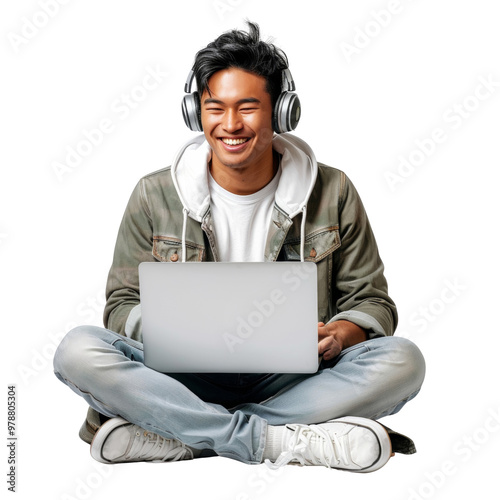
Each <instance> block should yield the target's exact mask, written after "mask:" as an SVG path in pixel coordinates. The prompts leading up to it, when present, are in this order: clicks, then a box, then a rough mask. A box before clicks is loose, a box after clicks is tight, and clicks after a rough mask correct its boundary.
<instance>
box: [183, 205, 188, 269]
mask: <svg viewBox="0 0 500 500" xmlns="http://www.w3.org/2000/svg"><path fill="white" fill-rule="evenodd" d="M182 214H183V217H182V262H186V226H187V215H188V209H187V208H183V209H182Z"/></svg>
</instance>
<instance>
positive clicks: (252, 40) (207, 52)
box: [193, 21, 288, 107]
mask: <svg viewBox="0 0 500 500" xmlns="http://www.w3.org/2000/svg"><path fill="white" fill-rule="evenodd" d="M247 24H248V27H249V31H248V33H246V32H244V31H240V30H231V31H227V32H226V33H223V34H222V35H220V36H219V37H218V38H216V39H215V40H214V41H213V42H210V43H209V44H208V45H207V46H206V47H205V48H204V49H201V50H200V51H198V53H197V54H196V57H195V62H194V65H193V72H194V74H195V78H196V86H197V88H198V93H199V95H200V96H201V94H202V93H203V92H204V91H205V90H206V91H207V92H208V93H209V94H210V88H209V87H208V80H209V79H210V77H211V76H212V75H213V74H214V73H216V72H217V71H221V70H224V69H228V68H239V69H242V70H244V71H249V72H251V73H254V74H256V75H258V76H262V77H264V78H265V79H266V82H267V83H266V91H267V92H268V93H269V95H270V96H271V103H272V105H273V107H274V105H275V103H276V101H277V100H278V97H279V95H280V93H281V90H282V71H283V70H284V69H286V68H287V67H288V59H287V57H286V54H285V53H284V52H283V51H282V50H281V49H279V48H277V47H275V46H274V45H273V44H272V43H269V42H263V41H262V40H260V30H259V26H258V25H257V24H255V23H252V22H250V21H247Z"/></svg>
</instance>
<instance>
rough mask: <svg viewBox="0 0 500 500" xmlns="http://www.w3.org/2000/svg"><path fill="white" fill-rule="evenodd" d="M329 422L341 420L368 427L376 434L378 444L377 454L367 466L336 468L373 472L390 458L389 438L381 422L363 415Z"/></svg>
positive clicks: (345, 422)
mask: <svg viewBox="0 0 500 500" xmlns="http://www.w3.org/2000/svg"><path fill="white" fill-rule="evenodd" d="M329 422H342V423H344V424H351V425H356V426H357V427H364V428H365V429H369V430H370V431H372V433H373V434H374V435H375V436H376V438H377V441H378V443H379V446H380V453H379V456H378V457H377V459H376V460H375V462H373V464H372V465H370V466H369V467H365V468H364V469H343V468H341V467H335V468H336V469H337V468H338V469H341V470H345V471H349V472H374V471H376V470H378V469H381V468H382V467H383V466H384V465H385V464H386V463H387V462H388V461H389V459H390V458H391V453H392V445H391V439H390V437H389V434H388V432H387V431H386V430H385V428H384V426H383V425H382V424H379V423H378V422H376V421H375V420H370V419H368V418H363V417H344V418H336V419H334V420H329Z"/></svg>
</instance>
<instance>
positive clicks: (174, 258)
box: [170, 253, 179, 262]
mask: <svg viewBox="0 0 500 500" xmlns="http://www.w3.org/2000/svg"><path fill="white" fill-rule="evenodd" d="M170 260H171V261H172V262H177V261H178V260H179V256H178V255H177V254H176V253H174V254H172V255H171V256H170Z"/></svg>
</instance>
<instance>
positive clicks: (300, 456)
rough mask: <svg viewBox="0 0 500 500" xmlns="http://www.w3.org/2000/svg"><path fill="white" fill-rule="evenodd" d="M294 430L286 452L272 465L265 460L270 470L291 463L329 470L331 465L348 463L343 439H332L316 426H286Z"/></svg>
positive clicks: (335, 437)
mask: <svg viewBox="0 0 500 500" xmlns="http://www.w3.org/2000/svg"><path fill="white" fill-rule="evenodd" d="M287 427H288V428H289V429H290V430H294V433H293V435H292V437H291V438H290V441H289V442H288V450H285V451H284V452H283V453H281V455H280V456H279V457H278V458H277V460H276V461H275V462H274V464H273V463H272V462H271V461H269V460H266V462H265V463H266V465H267V466H268V467H269V468H271V469H278V468H279V467H282V466H283V465H286V464H288V463H290V462H292V461H294V462H299V463H300V464H302V465H325V466H326V467H328V468H331V467H332V466H333V465H340V464H341V463H342V462H343V463H344V464H345V465H348V464H349V463H350V457H349V453H348V446H344V445H345V444H346V443H343V442H341V441H343V439H340V438H339V437H338V436H337V435H334V437H332V436H331V435H330V434H329V433H328V432H327V431H326V430H325V429H322V428H321V427H319V426H317V425H302V424H296V425H294V426H287Z"/></svg>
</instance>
